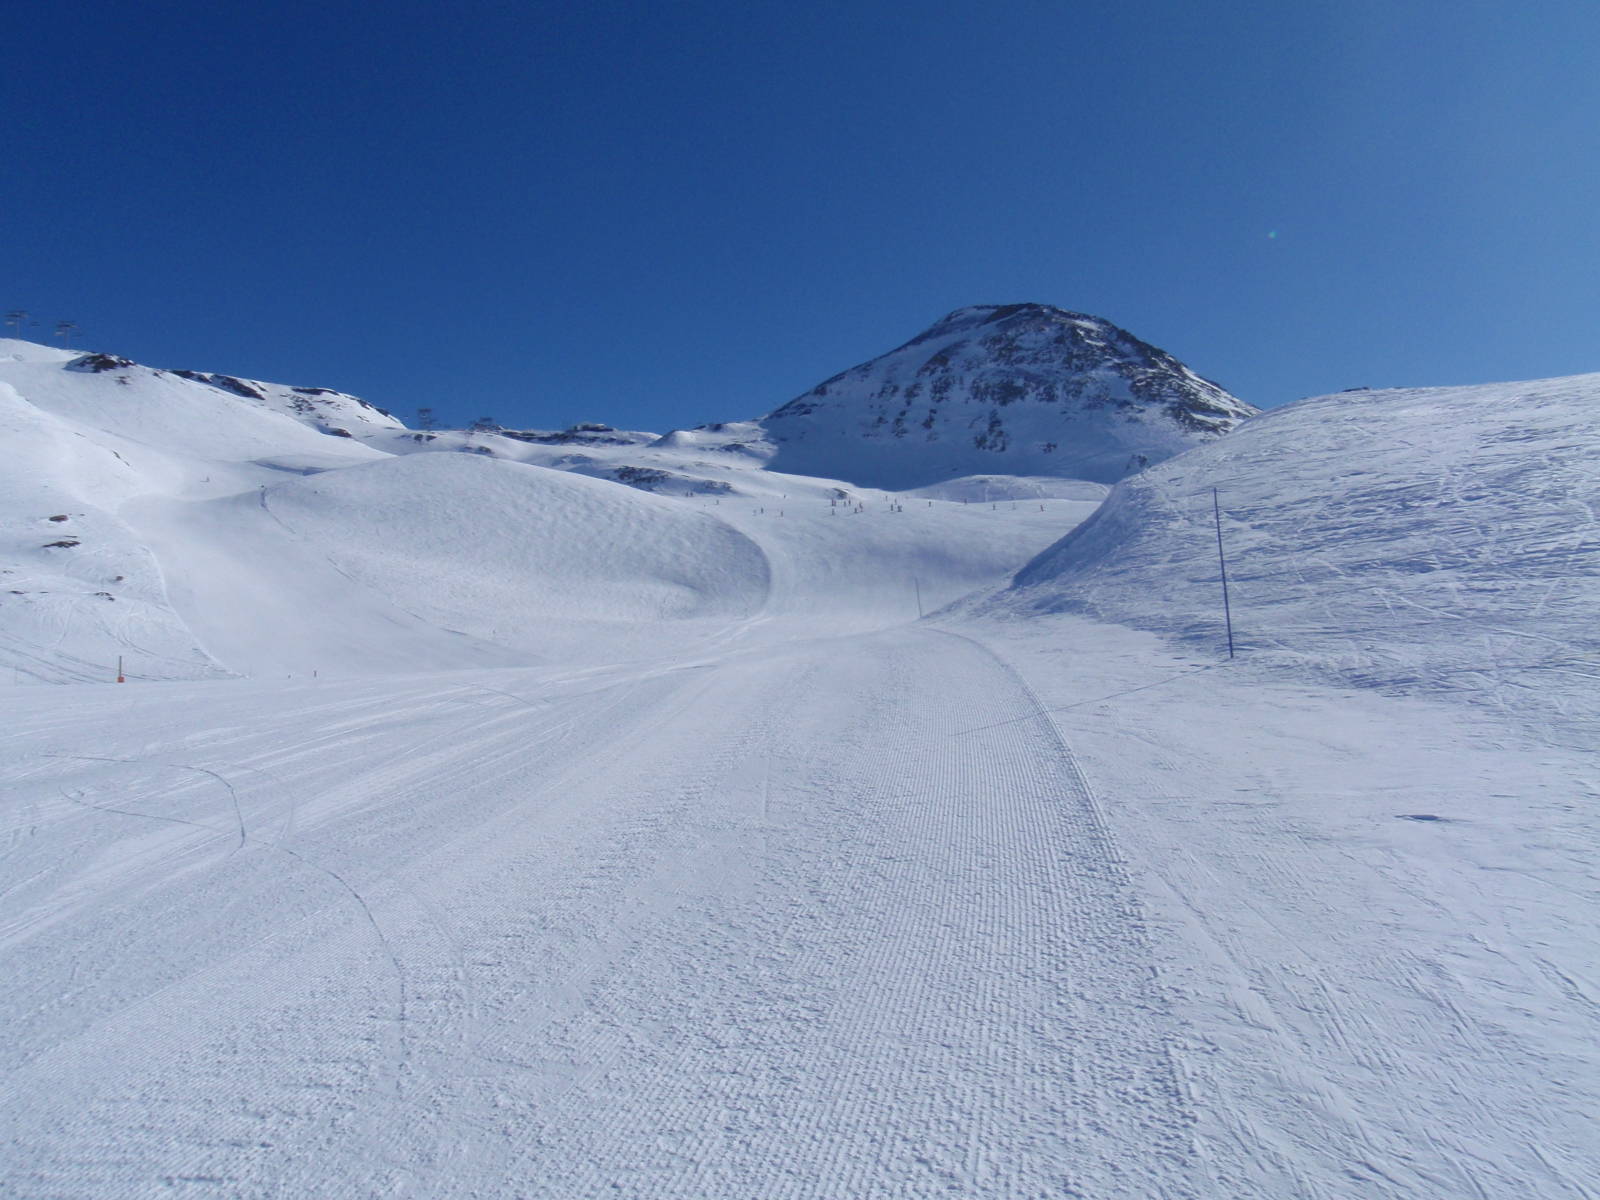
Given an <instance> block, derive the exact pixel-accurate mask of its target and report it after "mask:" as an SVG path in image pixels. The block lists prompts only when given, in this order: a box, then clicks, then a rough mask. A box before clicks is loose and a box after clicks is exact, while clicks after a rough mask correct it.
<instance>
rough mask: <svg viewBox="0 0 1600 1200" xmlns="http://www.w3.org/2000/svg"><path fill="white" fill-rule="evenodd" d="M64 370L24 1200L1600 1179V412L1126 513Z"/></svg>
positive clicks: (1407, 409)
mask: <svg viewBox="0 0 1600 1200" xmlns="http://www.w3.org/2000/svg"><path fill="white" fill-rule="evenodd" d="M0 349H3V347H0ZM22 353H31V352H29V351H24V352H22ZM74 361H76V358H75V357H73V356H63V357H59V358H55V359H48V358H46V359H35V360H32V361H18V360H16V359H15V358H12V359H10V360H9V361H7V360H6V359H5V357H4V356H3V355H0V439H3V440H0V455H3V461H4V462H5V464H6V470H5V472H4V474H3V475H0V538H3V540H0V560H3V561H0V570H3V571H4V572H5V574H3V575H0V581H3V587H0V655H3V656H4V657H3V659H0V663H3V667H4V668H6V669H5V670H4V672H3V674H0V771H3V772H4V777H5V779H6V787H5V790H4V792H3V793H0V806H3V811H4V815H5V817H6V820H5V822H4V828H5V829H6V835H5V842H4V848H3V850H0V981H4V982H3V983H0V1021H3V1023H4V1028H5V1029H6V1031H7V1037H6V1038H5V1039H3V1040H0V1064H3V1065H0V1143H3V1144H4V1145H5V1146H6V1153H5V1155H4V1157H3V1160H0V1191H4V1193H5V1194H6V1195H16V1196H19V1197H30V1198H31V1197H56V1196H73V1197H101V1196H105V1197H112V1196H117V1197H120V1196H142V1195H156V1194H175V1195H195V1196H201V1195H212V1196H240V1197H257V1196H259V1197H267V1196H286V1195H308V1194H318V1195H322V1194H327V1195H350V1196H371V1195H395V1196H419V1197H420V1196H427V1197H453V1196H459V1197H469V1196H478V1197H488V1196H493V1197H517V1196H573V1197H578V1196H592V1195H599V1194H616V1195H623V1196H639V1197H644V1196H683V1197H691V1196H692V1197H724V1196H725V1197H741V1198H743V1197H750V1196H790V1197H804V1196H816V1197H833V1196H854V1195H860V1196H888V1195H898V1196H932V1195H951V1194H955V1195H981V1196H1001V1195H1013V1196H1043V1195H1079V1196H1093V1197H1126V1198H1130V1200H1132V1198H1140V1200H1144V1198H1148V1197H1207V1198H1210V1197H1228V1198H1233V1197H1263V1198H1264V1197H1283V1196H1296V1197H1299V1196H1306V1197H1330V1198H1331V1197H1346V1196H1371V1197H1396V1198H1399V1197H1424V1196H1426V1197H1430V1198H1432V1197H1457V1196H1459V1197H1482V1196H1518V1197H1522V1196H1527V1197H1539V1198H1544V1197H1583V1196H1588V1195H1593V1194H1595V1192H1596V1191H1597V1190H1600V1155H1597V1154H1596V1152H1595V1147H1594V1138H1593V1132H1592V1131H1593V1123H1594V1117H1595V1114H1596V1111H1597V1110H1600V1084H1597V1081H1600V1069H1597V1068H1600V1062H1597V1059H1600V1051H1597V1049H1596V1047H1597V1046H1600V1040H1597V1037H1596V1035H1597V1033H1600V1028H1597V1026H1600V933H1597V930H1600V879H1597V872H1596V868H1595V857H1594V847H1595V846H1596V845H1597V844H1600V836H1597V835H1600V829H1597V828H1596V815H1595V814H1596V812H1597V806H1596V801H1597V800H1600V773H1597V772H1596V770H1595V768H1594V759H1593V746H1594V727H1593V724H1592V712H1593V709H1592V707H1589V706H1592V703H1593V695H1594V688H1593V684H1592V681H1591V682H1589V683H1585V682H1584V678H1583V676H1582V675H1581V674H1580V672H1581V671H1582V670H1583V669H1584V668H1583V667H1582V665H1581V660H1583V659H1584V657H1585V656H1594V655H1595V653H1596V650H1597V648H1596V647H1595V646H1594V644H1593V641H1592V638H1593V635H1592V634H1591V633H1589V632H1588V631H1587V628H1586V626H1585V621H1586V619H1587V618H1586V614H1592V612H1593V611H1594V608H1595V600H1596V596H1595V579H1596V575H1597V572H1596V571H1595V565H1596V564H1595V560H1594V555H1595V553H1596V551H1595V542H1594V537H1593V527H1592V517H1591V515H1590V514H1588V513H1587V509H1586V508H1585V503H1586V500H1587V497H1589V496H1590V495H1592V494H1593V492H1594V490H1595V489H1594V483H1595V482H1596V481H1595V478H1594V473H1595V467H1594V457H1593V453H1592V446H1593V445H1594V444H1595V438H1594V434H1595V433H1596V430H1595V429H1594V421H1595V419H1596V418H1595V412H1596V405H1595V400H1596V399H1597V397H1600V377H1579V378H1576V379H1570V380H1550V381H1541V382H1536V383H1531V384H1516V385H1495V386H1493V387H1486V388H1474V389H1433V390H1426V391H1417V392H1392V393H1358V394H1353V395H1343V396H1338V397H1327V398H1322V399H1319V400H1314V401H1308V402H1304V403H1302V404H1300V405H1297V406H1292V407H1291V408H1289V409H1286V410H1280V411H1277V412H1274V413H1270V414H1267V415H1264V416H1261V417H1256V418H1252V419H1251V420H1249V421H1247V422H1245V423H1244V424H1242V425H1241V426H1240V427H1239V428H1238V429H1237V430H1236V431H1235V432H1232V433H1230V434H1228V435H1227V436H1226V437H1225V438H1216V439H1201V444H1200V445H1199V446H1198V447H1197V448H1194V449H1191V450H1189V451H1188V452H1187V453H1183V454H1180V455H1178V456H1177V457H1175V458H1172V459H1170V460H1168V461H1166V462H1164V463H1161V464H1160V465H1158V466H1156V467H1154V468H1152V469H1151V470H1149V471H1146V472H1144V473H1143V474H1141V475H1138V476H1136V477H1135V478H1133V479H1130V480H1126V481H1124V482H1121V483H1119V484H1117V486H1116V487H1115V488H1112V489H1110V494H1109V497H1108V498H1107V497H1106V491H1107V489H1106V487H1105V483H1104V482H1093V481H1084V480H1072V479H1066V478H1061V477H1055V476H1037V475H1034V476H1029V475H1024V474H1018V475H1008V474H1002V473H995V472H993V471H972V472H968V473H967V474H966V475H965V476H958V477H957V478H954V479H949V480H943V481H942V482H941V481H934V482H931V483H925V484H924V486H923V487H922V488H921V489H920V490H916V491H904V492H900V491H892V490H891V491H879V490H872V489H867V488H864V487H863V486H861V485H860V484H858V483H855V482H852V481H849V480H841V479H829V478H821V477H809V476H802V475H795V474H789V473H782V472H779V471H776V470H773V469H771V468H772V466H774V465H778V464H779V463H781V462H782V456H781V454H780V456H779V458H778V459H777V460H772V459H771V450H772V444H771V443H763V442H762V440H761V436H760V435H761V428H760V426H758V425H757V424H754V423H733V424H725V425H723V426H721V427H711V426H708V427H705V428H703V429H700V430H694V431H677V432H674V433H671V434H668V435H666V436H664V437H659V438H658V437H655V436H654V435H648V434H643V433H638V432H631V431H615V430H603V429H581V428H575V429H574V430H570V431H563V432H561V433H559V434H557V433H552V434H550V435H548V436H547V435H538V437H534V436H533V435H531V434H528V433H526V432H524V431H511V432H514V433H516V434H517V435H518V436H508V435H507V434H506V433H504V432H501V433H496V432H486V433H484V432H480V433H471V434H469V433H465V432H460V431H457V432H439V433H436V434H434V435H433V436H432V437H431V439H430V438H429V436H428V435H426V434H419V433H418V432H415V431H408V430H404V429H401V428H399V427H398V425H387V424H385V423H384V421H383V419H382V417H381V414H378V416H377V417H375V418H374V419H372V420H371V421H368V422H366V423H365V424H360V425H359V428H357V427H354V425H355V424H356V423H353V424H352V427H350V428H349V430H348V431H349V432H350V433H351V434H352V436H351V437H349V438H345V437H340V436H337V435H330V434H329V433H326V432H323V431H322V429H323V426H324V425H325V424H326V423H327V420H328V412H327V411H326V410H323V409H318V410H315V411H313V412H310V413H305V412H298V411H296V410H294V409H293V405H292V401H291V402H288V403H289V407H288V409H287V410H285V409H284V408H283V407H281V406H279V403H278V400H277V399H274V398H275V397H277V398H281V397H282V396H283V395H285V394H287V395H303V394H304V393H295V392H293V390H292V389H279V388H275V387H274V386H273V385H256V384H253V383H252V386H255V387H257V389H258V390H259V391H261V392H262V393H263V395H265V396H266V397H267V399H266V400H261V399H253V398H252V397H250V396H248V395H241V394H236V393H234V392H231V391H229V390H228V389H227V388H224V387H218V386H215V385H213V384H211V383H208V382H197V381H195V380H192V379H187V380H186V379H178V378H175V377H173V376H172V375H171V373H166V374H158V373H155V372H149V371H146V370H145V369H143V368H140V369H138V370H137V371H135V370H134V369H133V368H132V367H131V366H130V367H115V368H110V369H107V370H105V371H102V372H98V373H97V372H93V371H83V370H78V369H75V368H73V367H72V365H71V364H72V363H73V362H74ZM119 375H125V376H127V377H128V379H129V382H128V383H125V384H124V383H118V382H116V380H117V378H118V376H119ZM246 382H250V381H246ZM329 403H330V404H331V403H333V402H332V401H329ZM341 403H343V402H342V401H341ZM362 411H363V410H361V409H360V408H359V406H355V407H353V412H354V414H356V415H359V414H360V413H361V412H362ZM419 438H420V440H419ZM541 439H543V440H541ZM652 472H653V473H654V474H651V473H652ZM619 473H620V474H625V475H626V476H627V477H628V479H629V480H631V485H628V484H625V483H624V482H623V481H622V479H621V478H619ZM1212 487H1217V488H1218V490H1219V492H1220V493H1221V496H1222V511H1223V518H1224V519H1223V533H1224V538H1225V541H1226V545H1227V548H1228V552H1229V564H1230V583H1231V584H1232V585H1233V588H1234V592H1233V598H1234V602H1235V606H1234V617H1235V623H1236V626H1237V633H1238V644H1239V647H1240V654H1239V656H1238V657H1237V658H1235V659H1234V660H1232V661H1229V660H1228V659H1227V658H1226V657H1225V651H1224V650H1223V647H1222V630H1221V624H1220V620H1219V610H1220V604H1219V599H1220V597H1219V595H1218V592H1219V588H1218V580H1217V578H1216V573H1215V565H1214V558H1212V557H1211V555H1214V552H1215V531H1214V528H1213V527H1212V526H1211V525H1210V524H1209V523H1208V522H1209V520H1210V514H1211V510H1210V495H1211V488H1212ZM1102 499H1104V504H1103V505H1102ZM52 516H66V517H67V520H65V521H59V522H56V521H51V520H50V518H51V517H52ZM1068 531H1073V532H1068ZM1063 535H1065V536H1063ZM51 541H73V542H76V543H77V544H76V545H73V546H69V547H50V546H48V545H47V543H49V542H51ZM1024 564H1027V565H1026V566H1025V565H1024ZM1019 568H1022V570H1021V572H1020V574H1018V571H1019ZM117 576H121V577H122V578H120V579H118V578H116V577H117ZM1014 576H1015V586H1011V584H1012V580H1013V577H1014ZM100 592H105V593H107V594H108V595H109V596H110V598H109V599H108V598H106V596H101V595H99V594H98V593H100ZM18 593H21V594H18ZM919 617H921V619H919ZM118 655H121V656H122V657H123V658H124V659H125V660H126V666H127V668H128V671H129V680H130V681H129V682H128V683H127V684H125V685H122V686H118V685H116V684H113V683H110V682H109V680H110V678H111V672H112V671H113V670H114V669H115V660H116V658H117V657H118ZM1486 664H1488V665H1486ZM91 681H94V683H93V684H91ZM46 682H57V683H68V684H71V685H72V686H53V687H48V686H41V685H42V684H43V683H46ZM7 685H10V686H7ZM1420 818H1435V819H1431V820H1425V819H1420Z"/></svg>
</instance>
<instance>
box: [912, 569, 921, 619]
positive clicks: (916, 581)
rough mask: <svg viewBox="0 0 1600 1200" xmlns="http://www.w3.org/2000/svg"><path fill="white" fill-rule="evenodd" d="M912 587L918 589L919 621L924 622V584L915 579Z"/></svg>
mask: <svg viewBox="0 0 1600 1200" xmlns="http://www.w3.org/2000/svg"><path fill="white" fill-rule="evenodd" d="M911 586H912V587H914V588H916V589H917V620H919V621H920V620H922V582H921V580H917V579H913V580H912V581H911Z"/></svg>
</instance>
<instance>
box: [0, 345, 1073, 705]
mask: <svg viewBox="0 0 1600 1200" xmlns="http://www.w3.org/2000/svg"><path fill="white" fill-rule="evenodd" d="M336 421H337V422H339V424H334V422H336ZM0 461H3V462H4V463H5V464H6V470H5V472H4V475H3V476H0V583H3V585H4V586H3V590H0V665H3V666H9V667H10V668H11V677H12V679H13V681H15V682H22V681H24V680H26V681H30V682H36V681H49V682H76V681H90V680H104V679H108V678H110V677H111V676H112V674H113V673H114V671H115V668H116V666H117V663H118V662H119V661H121V662H122V664H123V666H124V667H125V669H126V671H127V674H128V675H129V676H130V677H132V678H135V679H141V680H143V679H185V678H210V677H216V676H223V675H227V674H230V673H232V674H246V675H255V676H261V675H267V676H272V675H299V674H308V673H311V672H317V673H319V674H320V675H322V676H326V675H329V674H335V675H344V676H348V675H360V674H370V673H375V672H377V673H382V672H394V671H414V670H441V669H456V668H465V667H492V666H517V665H525V664H528V663H535V662H554V661H570V660H571V659H573V658H574V657H577V658H579V659H582V660H584V661H593V660H594V659H595V658H596V657H599V658H603V659H604V658H610V659H627V658H633V657H638V656H641V655H648V654H651V653H657V652H659V649H660V646H661V645H662V643H663V639H672V640H673V641H674V642H675V643H676V644H679V645H681V646H685V647H687V646H689V645H691V644H697V643H698V642H701V641H703V640H705V639H706V638H717V639H721V640H724V641H725V640H726V639H727V638H728V637H729V636H730V629H732V630H734V631H735V632H737V631H738V630H743V631H744V633H745V634H746V635H748V636H751V637H771V636H788V635H792V634H793V633H794V632H796V631H799V630H802V629H806V630H811V629H815V628H818V627H819V625H820V627H823V628H827V629H828V630H830V631H832V632H838V631H840V630H842V629H844V628H871V627H875V626H876V625H880V624H883V623H885V622H897V621H900V620H903V619H905V618H906V617H907V616H908V615H909V616H915V615H916V613H917V611H918V606H919V603H923V602H925V604H926V606H927V607H935V606H937V605H939V604H944V603H947V602H949V601H950V600H953V599H955V598H956V597H957V596H959V595H961V594H962V593H964V592H966V591H968V590H970V589H972V588H974V587H977V586H980V585H983V584H992V583H996V582H998V581H1001V580H1003V579H1004V578H1006V577H1007V576H1008V575H1009V574H1010V572H1012V571H1014V570H1015V569H1016V568H1017V567H1018V566H1019V565H1020V564H1021V563H1023V562H1025V561H1026V560H1027V559H1028V558H1029V557H1030V556H1031V555H1032V554H1034V553H1036V552H1037V551H1038V550H1039V549H1040V548H1042V547H1043V546H1045V545H1047V544H1048V543H1049V542H1050V541H1051V540H1052V539H1053V538H1054V537H1056V536H1058V535H1059V533H1060V531H1061V530H1062V529H1063V528H1066V527H1069V526H1070V525H1071V524H1072V523H1074V522H1076V521H1078V520H1081V519H1083V517H1085V516H1086V515H1087V514H1088V513H1089V512H1091V511H1093V509H1094V507H1095V505H1096V504H1097V503H1098V502H1099V499H1100V498H1101V495H1102V494H1103V491H1104V489H1103V488H1100V487H1098V486H1097V485H1094V484H1085V483H1077V484H1070V483H1068V484H1063V483H1062V482H1061V481H1054V482H1053V483H1052V485H1051V486H1050V487H1048V488H1044V489H1041V488H1040V487H1038V486H1030V487H1025V488H1024V489H1023V490H1022V491H1020V492H1018V491H1016V490H1015V489H1011V490H1007V489H1006V488H1005V486H1004V484H1003V481H992V482H990V483H985V484H984V485H983V487H982V488H981V489H972V492H973V494H972V497H971V499H981V500H984V501H988V502H987V503H982V504H973V503H966V502H964V501H965V500H967V499H968V497H964V496H956V495H954V494H952V495H951V496H949V497H940V498H939V499H937V500H935V499H933V498H932V496H931V494H930V496H928V497H921V498H919V499H918V500H917V502H916V504H915V505H914V506H911V507H909V508H908V507H907V506H906V505H904V504H902V503H901V502H900V498H899V497H897V496H892V495H889V494H884V493H872V494H870V495H869V494H866V493H863V492H862V491H861V490H860V489H855V488H852V487H851V486H849V485H847V484H843V483H840V482H838V481H834V480H822V479H811V478H801V477H798V476H790V475H784V474H780V473H777V472H772V471H768V470H765V469H764V468H763V459H762V457H761V456H760V455H758V454H752V453H749V452H747V450H746V449H745V448H743V447H741V446H740V445H739V443H738V438H737V432H736V431H735V430H731V429H728V428H725V429H723V430H722V431H721V432H702V433H696V434H669V435H667V436H666V437H658V436H657V435H655V434H645V433H629V432H619V431H617V430H613V429H609V428H607V427H605V426H597V425H585V426H577V427H574V428H573V429H570V430H566V431H561V432H557V433H538V432H533V431H514V430H502V431H493V432H487V431H486V432H471V431H440V432H432V431H410V430H407V429H405V428H404V427H403V426H402V425H401V424H400V423H399V422H398V421H396V420H394V419H393V418H392V417H390V416H388V415H387V414H385V413H383V412H381V411H379V410H377V409H373V408H371V407H370V406H367V405H364V404H363V403H362V402H360V401H358V400H356V399H355V398H353V397H347V396H341V395H338V394H335V393H328V392H325V391H322V390H320V389H307V388H291V387H283V386H280V385H273V384H264V383H260V382H257V381H251V380H239V379H235V378H232V377H225V376H219V375H207V376H199V375H196V374H192V373H177V372H171V371H158V370H152V369H149V368H145V367H139V366H136V365H134V364H131V363H128V362H127V361H125V360H122V359H117V358H113V357H111V356H107V355H70V354H66V353H64V352H61V351H56V350H52V349H50V348H46V347H39V346H34V345H31V344H30V343H26V342H11V343H0ZM1013 495H1019V496H1025V497H1026V498H1027V499H1028V500H1029V501H1031V502H1030V503H1025V504H1024V505H1023V506H1022V507H1021V509H1020V510H1017V509H1015V508H1014V507H1008V508H1007V509H1006V511H1005V512H1004V513H1003V514H1002V513H1001V512H1000V511H999V506H998V504H997V503H995V501H998V500H999V499H1000V498H1001V497H1002V496H1005V497H1007V498H1008V499H1009V498H1011V497H1012V496H1013ZM991 497H992V498H991ZM819 587H820V588H822V594H825V595H826V596H827V600H826V602H825V603H823V604H821V605H819V603H818V595H819V591H818V589H819ZM780 630H784V631H788V632H787V633H783V634H780V633H779V632H778V631H780ZM741 636H743V635H741Z"/></svg>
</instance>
